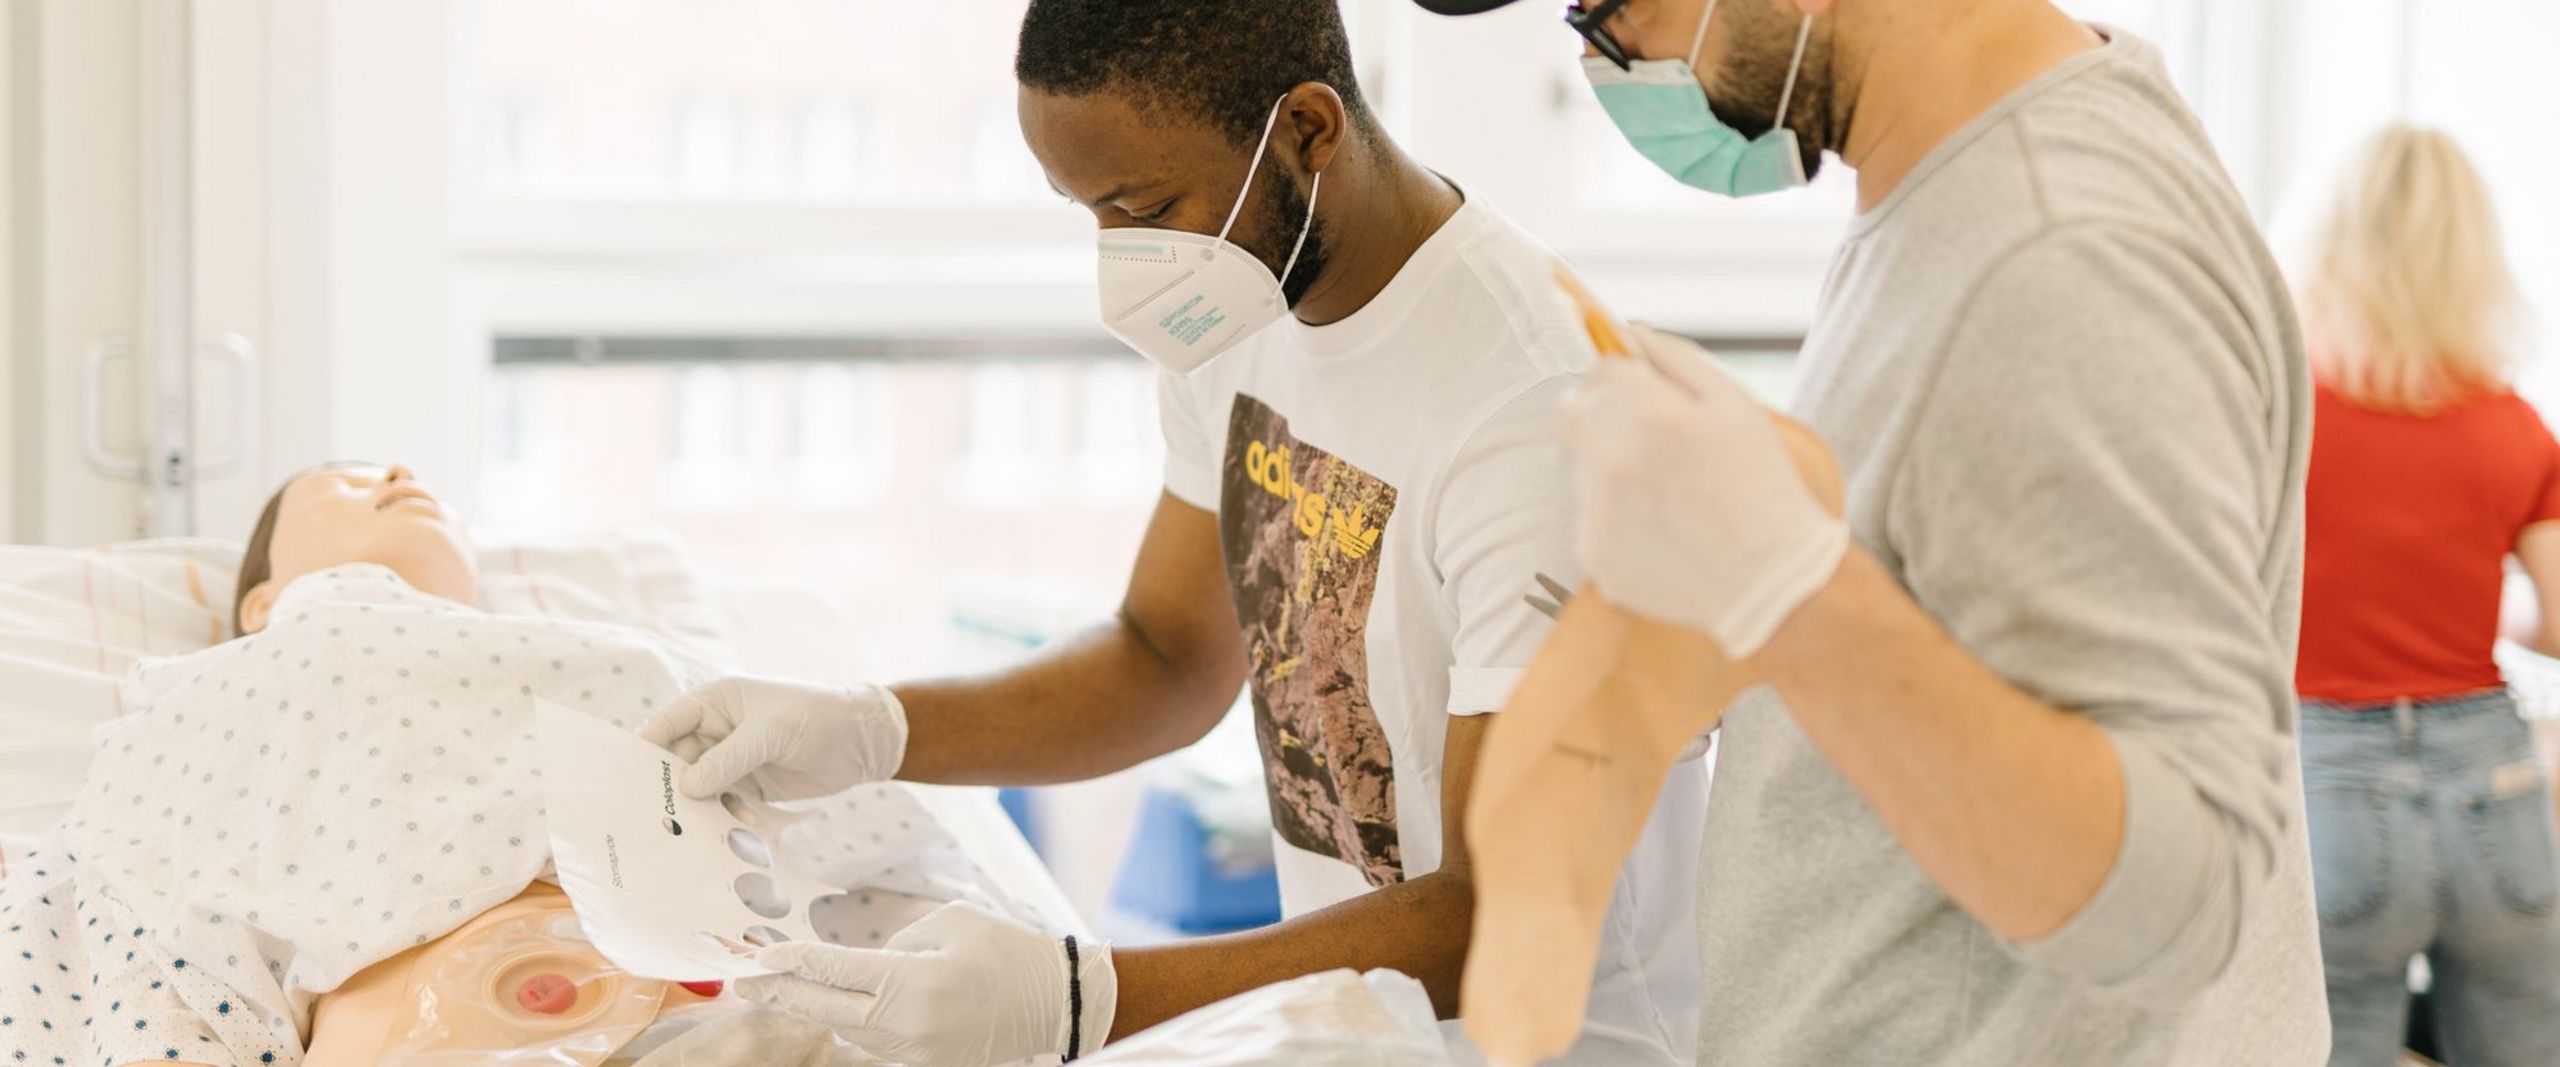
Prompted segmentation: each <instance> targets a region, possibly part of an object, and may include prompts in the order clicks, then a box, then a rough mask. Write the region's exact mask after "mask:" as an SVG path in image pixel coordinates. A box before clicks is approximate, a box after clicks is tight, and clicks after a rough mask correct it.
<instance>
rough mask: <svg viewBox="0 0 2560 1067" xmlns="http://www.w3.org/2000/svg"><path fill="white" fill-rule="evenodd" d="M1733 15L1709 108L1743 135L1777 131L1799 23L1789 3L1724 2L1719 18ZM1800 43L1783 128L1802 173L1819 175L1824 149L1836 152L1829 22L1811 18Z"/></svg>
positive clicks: (1754, 136)
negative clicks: (1809, 32) (1800, 59)
mask: <svg viewBox="0 0 2560 1067" xmlns="http://www.w3.org/2000/svg"><path fill="white" fill-rule="evenodd" d="M1727 11H1730V12H1732V15H1731V16H1730V17H1731V18H1732V19H1733V47H1732V54H1731V55H1729V56H1727V57H1726V58H1725V63H1724V66H1723V67H1722V68H1720V69H1718V70H1717V71H1716V72H1715V76H1714V77H1713V78H1712V79H1711V85H1710V87H1709V88H1708V90H1707V110H1709V111H1712V112H1714V113H1715V116H1716V119H1717V120H1718V121H1720V122H1723V123H1724V124H1725V125H1727V126H1731V127H1733V128H1734V130H1735V131H1737V132H1739V133H1741V134H1742V135H1743V136H1745V137H1748V138H1751V139H1753V140H1758V139H1760V138H1761V137H1764V136H1766V135H1768V133H1769V132H1770V131H1772V130H1775V129H1777V128H1778V119H1779V115H1778V101H1779V99H1780V98H1781V97H1784V96H1785V95H1786V92H1787V68H1788V66H1789V65H1791V64H1792V63H1793V62H1794V61H1795V56H1796V35H1797V34H1798V33H1799V32H1800V30H1801V27H1802V26H1803V22H1802V18H1801V16H1800V15H1799V14H1797V12H1796V10H1795V8H1793V7H1792V6H1788V5H1779V4H1769V3H1729V4H1724V5H1721V6H1719V7H1717V8H1716V14H1717V15H1718V16H1724V15H1725V13H1726V12H1727ZM1814 29H1815V31H1816V32H1815V33H1814V35H1813V37H1812V39H1810V40H1808V41H1806V42H1805V49H1804V65H1803V67H1802V68H1801V69H1800V70H1798V71H1797V74H1796V92H1795V99H1794V100H1793V101H1791V102H1790V103H1788V105H1787V110H1788V111H1789V112H1790V114H1789V115H1788V116H1787V120H1788V121H1787V128H1788V129H1791V130H1794V131H1795V135H1796V147H1797V148H1798V149H1800V150H1801V151H1802V152H1803V153H1804V176H1805V178H1806V180H1808V181H1810V180H1812V179H1813V178H1814V177H1815V176H1816V175H1818V174H1820V173H1821V172H1822V156H1823V153H1824V151H1825V150H1830V149H1837V148H1838V147H1840V146H1839V144H1838V138H1837V137H1836V136H1835V133H1836V130H1835V128H1834V127H1835V122H1836V116H1835V115H1834V112H1833V109H1832V106H1831V75H1832V73H1833V72H1832V67H1831V54H1832V53H1831V39H1830V33H1829V23H1828V20H1825V21H1824V22H1821V23H1817V24H1816V25H1815V27H1814Z"/></svg>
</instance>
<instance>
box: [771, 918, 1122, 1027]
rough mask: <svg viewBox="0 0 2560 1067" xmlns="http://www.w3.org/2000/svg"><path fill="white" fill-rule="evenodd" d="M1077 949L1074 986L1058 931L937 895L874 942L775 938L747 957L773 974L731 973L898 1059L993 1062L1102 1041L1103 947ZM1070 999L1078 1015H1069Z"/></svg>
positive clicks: (1108, 981) (1110, 988) (1106, 1016)
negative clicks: (928, 910) (926, 908)
mask: <svg viewBox="0 0 2560 1067" xmlns="http://www.w3.org/2000/svg"><path fill="white" fill-rule="evenodd" d="M1076 952H1077V960H1078V963H1077V967H1076V971H1077V973H1078V975H1079V976H1080V980H1079V981H1078V982H1077V983H1076V987H1077V988H1076V989H1075V994H1074V996H1073V997H1071V995H1070V990H1069V983H1068V974H1067V950H1066V944H1065V942H1064V941H1063V940H1062V939H1060V938H1055V937H1051V936H1049V935H1047V934H1044V933H1041V932H1040V931H1037V930H1033V929H1031V928H1029V927H1027V926H1023V925H1021V924H1019V923H1015V922H1013V921H1012V920H1009V919H1004V918H1000V917H998V916H995V915H992V914H989V913H987V912H986V911H983V910H980V909H979V908H976V907H973V906H971V905H968V904H946V905H943V906H942V907H940V908H937V909H935V910H934V912H933V914H930V915H927V916H925V917H924V918H923V919H922V920H919V921H918V922H917V923H916V924H915V925H913V926H910V927H908V928H906V929H904V930H901V931H899V932H898V933H897V935H896V936H894V937H891V938H890V939H889V943H888V944H887V945H886V946H884V947H882V948H879V949H859V948H840V947H837V946H834V945H821V944H811V943H806V942H797V941H795V942H787V943H784V944H780V945H774V946H772V947H770V948H767V949H765V950H763V951H762V952H759V953H757V954H756V962H758V963H761V964H763V965H765V966H767V967H771V968H773V969H774V970H776V971H779V972H781V973H779V974H775V975H769V976H766V977H761V978H744V979H740V980H738V981H737V983H735V988H736V990H737V993H738V995H739V996H740V997H743V998H745V999H747V1000H750V1001H753V1002H755V1003H759V1004H767V1005H771V1006H773V1007H777V1008H781V1009H783V1010H785V1011H789V1012H792V1013H795V1014H798V1015H802V1016H806V1017H808V1018H811V1019H815V1020H817V1021H819V1022H821V1023H824V1024H826V1025H827V1026H829V1027H832V1028H834V1030H835V1032H836V1033H837V1034H838V1035H840V1036H841V1037H843V1038H844V1039H845V1040H847V1041H851V1042H853V1043H855V1044H858V1045H861V1046H862V1047H863V1048H864V1049H866V1050H868V1051H870V1052H872V1053H875V1054H877V1055H879V1056H881V1057H883V1058H886V1059H889V1060H892V1061H895V1062H898V1063H930V1064H935V1065H937V1067H991V1065H994V1064H1000V1063H1012V1062H1015V1061H1017V1060H1023V1059H1028V1058H1030V1057H1032V1056H1039V1055H1067V1054H1069V1053H1075V1054H1079V1055H1080V1054H1084V1053H1090V1052H1092V1051H1094V1050H1095V1049H1098V1048H1100V1047H1101V1046H1102V1042H1103V1039H1104V1038H1106V1037H1108V1036H1109V1035H1110V1033H1111V1020H1112V1015H1113V1013H1114V1010H1115V1008H1116V1006H1117V1004H1118V1001H1119V982H1118V979H1117V975H1116V972H1114V971H1113V969H1112V966H1111V950H1110V949H1109V948H1108V947H1107V946H1105V945H1103V944H1101V943H1099V942H1091V941H1083V940H1079V941H1077V942H1076ZM1077 998H1080V999H1081V1001H1082V1007H1083V1009H1084V1010H1083V1016H1082V1018H1081V1019H1071V1018H1070V1013H1069V1004H1070V1001H1071V999H1077ZM1071 1032H1072V1041H1071ZM1071 1045H1072V1047H1071Z"/></svg>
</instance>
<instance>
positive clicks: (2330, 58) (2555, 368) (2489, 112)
mask: <svg viewBox="0 0 2560 1067" xmlns="http://www.w3.org/2000/svg"><path fill="white" fill-rule="evenodd" d="M2284 2H2285V3H2286V7H2287V10H2286V17H2285V21H2286V32H2285V33H2284V34H2283V35H2282V36H2281V43H2280V45H2279V46H2278V51H2277V52H2276V53H2275V54H2274V58H2275V59H2276V60H2277V61H2278V62H2280V63H2281V64H2282V67H2283V73H2282V75H2281V77H2280V83H2281V89H2282V91H2281V94H2280V99H2279V101H2278V106H2279V107H2280V108H2281V110H2280V112H2279V121H2277V122H2276V123H2274V124H2273V125H2274V127H2275V129H2276V130H2277V131H2278V134H2277V136H2276V137H2275V138H2274V142H2273V143H2274V145H2275V153H2274V158H2275V159H2276V160H2277V161H2279V162H2280V164H2281V168H2282V170H2281V173H2280V175H2279V176H2278V180H2279V182H2280V184H2281V186H2282V187H2283V188H2284V189H2285V190H2286V196H2285V202H2284V205H2283V206H2284V209H2285V210H2286V211H2288V212H2292V211H2298V210H2300V209H2301V207H2302V206H2303V205H2304V203H2305V202H2306V201H2307V200H2308V199H2309V198H2313V197H2316V196H2318V195H2319V194H2320V192H2321V191H2322V182H2323V181H2324V180H2325V179H2327V178H2328V177H2329V176H2330V174H2331V172H2332V171H2333V169H2334V167H2335V166H2336V164H2337V162H2338V160H2339V158H2340V157H2341V156H2343V155H2344V154H2345V153H2346V152H2347V151H2349V150H2350V149H2352V148H2353V147H2354V146H2355V145H2356V144H2357V143H2358V142H2359V141H2361V140H2362V139H2363V138H2364V137H2365V136H2367V135H2368V134H2370V133H2371V132H2372V131H2373V130H2374V129H2375V128H2376V127H2379V126H2381V125H2382V124H2384V123H2387V122H2391V121H2394V120H2400V119H2406V120H2409V121H2413V122H2418V123H2423V124H2428V125H2434V126H2440V127H2442V128H2444V129H2446V130H2447V131H2449V132H2451V133H2452V134H2453V135H2454V136H2456V137H2458V138H2460V139H2461V141H2462V144H2463V147H2464V148H2465V149H2467V150H2468V151H2469V152H2470V153H2471V155H2472V157H2473V159H2474V160H2475V161H2476V162H2477V163H2478V164H2479V165H2480V168H2481V170H2482V172H2483V174H2484V176H2485V177H2486V178H2487V180H2488V183H2489V186H2490V189H2491V191H2492V193H2493V195H2495V197H2496V198H2497V202H2498V209H2499V213H2500V215H2501V217H2502V219H2503V221H2504V224H2505V226H2504V228H2505V231H2506V234H2507V238H2508V240H2507V254H2508V255H2509V256H2510V257H2511V258H2512V259H2513V261H2514V263H2515V266H2516V269H2517V272H2518V275H2519V280H2520V281H2521V282H2522V284H2523V285H2524V288H2525V296H2526V299H2527V300H2528V302H2529V303H2530V304H2531V306H2532V310H2534V311H2535V312H2536V313H2537V316H2538V318H2539V319H2540V320H2541V322H2540V325H2541V329H2540V330H2539V331H2537V336H2536V337H2535V338H2534V339H2533V340H2534V342H2535V343H2533V344H2532V345H2531V346H2530V347H2529V348H2528V350H2527V351H2526V353H2525V356H2526V365H2525V367H2524V368H2523V374H2522V377H2521V381H2520V385H2521V386H2522V388H2523V390H2524V392H2525V393H2526V394H2527V395H2528V396H2530V397H2532V398H2534V399H2535V400H2537V401H2539V402H2541V403H2543V404H2544V405H2545V407H2546V408H2547V409H2551V410H2560V406H2555V405H2560V359H2555V358H2553V357H2554V356H2555V355H2560V330H2555V329H2554V328H2553V324H2554V323H2560V240H2555V238H2560V202H2555V200H2554V199H2553V198H2552V197H2551V196H2550V195H2549V193H2548V192H2547V191H2546V190H2547V187H2548V186H2549V184H2550V179H2551V176H2552V175H2553V174H2555V173H2560V136H2555V132H2560V120H2555V119H2554V118H2553V115H2552V105H2551V101H2552V99H2553V98H2554V96H2555V95H2560V68H2555V67H2554V66H2553V65H2552V64H2551V62H2550V58H2549V56H2548V54H2547V53H2548V49H2547V44H2548V42H2549V41H2550V40H2552V39H2553V37H2554V35H2555V34H2560V5H2554V4H2552V3H2551V2H2550V0H2284Z"/></svg>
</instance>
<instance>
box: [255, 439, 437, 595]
mask: <svg viewBox="0 0 2560 1067" xmlns="http://www.w3.org/2000/svg"><path fill="white" fill-rule="evenodd" d="M274 507H275V526H274V530H273V533H272V536H271V538H270V539H269V541H268V544H267V564H268V568H269V570H268V574H267V577H266V579H265V580H264V581H262V582H259V583H258V584H257V585H256V586H254V587H252V588H251V589H249V590H248V591H247V592H245V593H243V594H242V595H241V599H240V629H241V632H243V633H256V632H257V631H259V630H263V629H265V628H266V625H267V614H268V612H269V611H271V610H272V609H273V608H274V606H275V599H276V596H277V595H278V594H280V593H282V592H284V589H285V587H286V586H288V585H291V584H293V582H294V580H295V579H297V578H300V577H302V576H303V575H306V574H310V573H313V572H315V571H323V570H327V569H329V568H331V567H336V566H342V565H345V564H349V563H378V564H381V565H382V566H385V567H389V568H391V570H392V571H393V573H396V574H398V575H399V576H400V579H401V580H402V581H404V582H407V583H408V584H409V585H410V587H411V588H414V589H416V590H418V591H419V592H421V593H426V594H428V595H431V596H439V597H443V598H445V599H447V600H453V601H458V602H461V603H464V604H469V603H472V602H474V601H475V600H477V599H478V597H479V591H480V590H479V571H478V569H477V567H476V566H475V565H474V564H473V563H472V559H471V550H470V542H469V540H468V539H466V538H465V536H464V535H463V530H462V522H461V520H460V519H459V518H458V517H456V516H455V515H454V514H453V513H452V512H451V511H450V510H448V509H447V508H446V507H445V506H444V503H443V502H442V501H440V500H438V499H436V496H435V494H434V493H432V492H429V491H428V490H427V488H426V487H425V486H424V485H421V484H419V482H418V480H417V477H416V476H415V475H413V474H411V473H410V472H409V469H408V468H406V467H403V466H399V465H397V464H394V465H392V466H389V467H377V466H371V465H368V464H333V465H330V466H325V467H319V468H315V469H312V470H309V471H305V472H303V473H302V474H300V475H297V476H295V477H294V479H293V480H292V481H291V482H288V483H286V484H285V487H284V489H283V490H282V491H280V492H278V493H277V495H276V502H275V505H274ZM252 547H253V549H254V547H255V546H254V545H253V546H252Z"/></svg>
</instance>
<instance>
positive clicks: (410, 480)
mask: <svg viewBox="0 0 2560 1067" xmlns="http://www.w3.org/2000/svg"><path fill="white" fill-rule="evenodd" d="M350 563H373V564H379V565H381V566H384V567H387V568H389V569H390V570H392V571H393V572H394V573H396V574H397V575H398V576H399V577H400V579H401V581H403V582H405V583H406V584H408V585H409V586H411V587H412V588H414V589H416V590H417V591H419V592H422V593H427V594H429V595H432V596H437V597H441V598H444V599H447V600H452V601H455V602H457V603H462V604H471V603H474V602H475V601H476V600H477V599H478V592H479V583H478V573H477V569H476V566H475V565H474V563H473V560H472V555H471V551H470V548H469V540H468V538H467V536H466V535H465V533H464V530H463V526H462V523H461V521H460V519H459V517H458V516H457V515H456V514H455V513H454V512H453V511H452V510H451V509H449V508H447V507H446V506H445V505H444V503H443V502H442V501H441V500H439V499H438V498H437V497H436V496H435V494H434V493H433V492H431V491H429V490H428V489H427V488H426V487H425V486H424V485H423V484H421V483H420V482H419V481H418V480H417V476H416V475H415V474H414V473H412V472H411V471H410V470H409V469H408V468H407V467H404V466H401V465H398V464H392V465H390V466H387V467H386V466H374V465H370V464H360V463H332V464H326V465H322V466H319V467H314V468H312V469H310V470H307V471H304V472H302V473H300V474H297V475H295V476H293V477H292V478H291V479H288V480H287V481H286V483H285V484H284V486H283V487H281V488H280V489H278V490H277V491H276V494H275V496H274V497H272V498H271V499H269V501H268V502H267V506H266V508H265V510H264V512H263V513H262V514H261V515H260V516H259V519H258V525H257V528H256V530H255V531H254V532H253V533H252V534H251V537H250V540H249V544H248V546H247V550H246V554H245V556H244V558H243V560H242V564H241V570H240V582H239V594H238V597H237V600H236V604H237V609H236V617H235V623H236V626H237V628H238V631H239V632H240V633H241V634H242V635H244V636H245V635H248V634H254V633H258V632H261V631H263V630H265V629H266V627H267V623H268V618H269V614H270V612H271V611H272V609H273V608H274V605H275V603H276V600H277V597H278V596H279V595H280V594H282V593H283V591H284V589H285V588H286V587H287V586H290V585H292V584H293V582H294V581H295V580H297V579H299V578H302V577H304V576H306V575H310V574H315V573H318V572H320V571H324V570H328V569H330V568H334V567H340V566H344V565H346V564H350ZM718 992H719V987H718V984H717V983H711V984H708V985H703V986H695V987H686V986H682V985H677V984H673V983H667V982H658V981H650V980H644V979H639V978H636V977H633V976H631V975H628V974H625V973H622V972H621V971H620V970H619V969H618V968H615V967H614V966H613V965H612V964H611V963H610V962H608V961H606V960H605V959H604V958H603V957H602V956H601V955H599V954H598V953H597V952H596V951H595V949H594V947H593V946H592V945H590V944H589V943H588V942H587V941H586V939H585V938H584V936H583V935H582V934H580V933H579V932H578V927H577V922H576V916H575V914H574V913H572V912H571V911H570V908H569V901H568V898H567V897H566V896H564V895H562V893H561V892H560V890H559V889H558V888H556V887H554V886H552V885H550V884H548V883H543V882H536V883H534V884H533V886H532V887H531V888H529V889H527V890H526V891H525V892H524V893H523V894H522V895H520V896H518V897H517V898H515V899H514V900H512V901H509V902H507V903H505V904H502V905H499V906H498V907H496V908H493V909H490V910H489V911H487V912H484V913H482V914H481V915H479V916H478V917H476V918H474V919H472V920H471V921H470V922H468V923H466V924H464V925H463V926H462V927H460V928H458V929H456V930H454V931H452V932H451V933H448V934H446V935H444V936H443V937H440V938H437V939H435V940H434V941H430V942H428V943H426V944H424V945H420V946H418V947H416V948H414V949H411V950H410V951H408V952H404V953H401V954H400V955H398V956H395V957H392V958H390V959H387V960H384V961H382V962H380V963H378V964H375V965H374V966H372V967H370V968H367V969H366V970H365V971H363V972H361V973H359V974H357V975H356V976H355V977H354V978H352V979H350V980H349V981H348V982H347V983H346V984H344V985H343V986H341V987H339V988H338V989H337V990H336V991H334V992H331V993H328V994H325V995H323V996H321V997H320V998H319V1000H318V1002H317V1003H316V1004H315V1005H314V1007H313V1009H312V1021H311V1041H310V1048H309V1050H308V1053H307V1058H306V1060H305V1062H306V1063H310V1064H313V1065H315V1067H358V1065H369V1064H377V1063H388V1062H397V1061H398V1058H399V1057H404V1056H405V1057H409V1058H412V1059H414V1060H415V1061H416V1062H421V1063H427V1062H434V1063H455V1064H459V1063H465V1062H490V1061H491V1059H492V1058H494V1057H495V1056H496V1055H499V1054H506V1055H522V1056H525V1057H527V1059H528V1061H529V1062H542V1063H553V1064H581V1065H584V1067H594V1065H595V1064H598V1063H601V1062H603V1060H604V1059H605V1057H606V1056H608V1055H610V1054H611V1053H613V1052H614V1051H616V1050H618V1049H620V1048H621V1047H622V1046H623V1045H624V1044H626V1043H627V1042H628V1041H629V1040H630V1039H631V1038H632V1037H634V1036H636V1035H637V1034H639V1033H640V1032H641V1031H642V1030H643V1029H645V1028H646V1027H647V1026H648V1025H649V1024H650V1023H651V1022H653V1021H655V1020H656V1019H657V1018H658V1017H659V1015H660V1013H661V1012H662V1011H663V1010H665V1009H668V1008H672V1007H676V1006H680V1005H685V1004H692V1003H700V1002H702V1001H703V1000H704V999H705V997H706V995H717V994H718ZM437 1057H442V1058H437Z"/></svg>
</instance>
